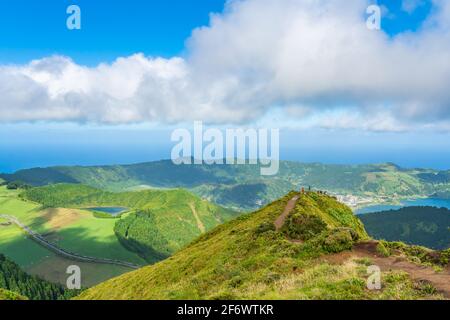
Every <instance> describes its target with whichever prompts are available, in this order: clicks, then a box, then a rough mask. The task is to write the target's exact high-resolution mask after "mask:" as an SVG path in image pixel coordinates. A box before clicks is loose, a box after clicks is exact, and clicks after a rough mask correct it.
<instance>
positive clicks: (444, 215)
mask: <svg viewBox="0 0 450 320" xmlns="http://www.w3.org/2000/svg"><path fill="white" fill-rule="evenodd" d="M360 219H361V220H362V221H363V222H364V225H365V227H366V229H367V231H368V232H369V234H370V235H371V236H372V237H374V238H376V239H385V240H388V241H402V242H405V243H408V244H414V245H421V246H425V247H428V248H432V249H436V250H443V249H448V248H450V210H448V209H445V208H434V207H406V208H402V209H399V210H390V211H384V212H377V213H369V214H364V215H361V216H360Z"/></svg>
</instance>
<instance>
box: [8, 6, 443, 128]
mask: <svg viewBox="0 0 450 320" xmlns="http://www.w3.org/2000/svg"><path fill="white" fill-rule="evenodd" d="M367 5H368V2H367V1H365V0H347V1H341V0H245V1H242V0H232V1H229V3H228V4H227V7H226V9H225V12H224V13H223V14H220V15H215V16H213V17H212V18H211V23H210V26H208V27H203V28H199V29H196V30H194V31H193V34H192V37H191V38H190V39H189V40H188V44H187V49H188V51H187V52H188V54H187V56H186V57H183V58H181V57H175V58H173V59H163V58H149V57H145V56H143V55H142V54H137V55H134V56H130V57H124V58H119V59H118V60H117V61H115V62H114V63H113V64H103V65H99V66H98V67H95V68H88V67H84V66H80V65H77V64H75V63H74V62H73V61H71V60H70V59H69V58H65V57H58V56H56V57H49V58H46V59H42V60H37V61H33V62H31V63H29V64H27V65H23V66H3V67H0V121H2V122H14V121H33V120H35V121H37V120H44V121H45V120H50V121H59V120H61V121H76V122H95V123H112V124H120V123H134V122H136V123H139V122H164V123H177V122H182V121H190V120H203V121H204V122H210V123H237V122H246V121H254V120H257V119H260V118H261V117H263V116H264V115H267V113H268V112H270V111H271V110H272V107H274V106H276V107H278V108H281V109H283V107H284V110H285V112H286V114H287V115H289V114H292V113H293V114H296V115H301V117H299V119H300V120H299V121H301V119H306V118H308V117H317V118H321V119H322V120H323V121H322V124H324V126H330V127H332V126H335V127H352V126H359V127H361V128H363V129H366V130H399V128H400V129H401V130H402V129H403V128H412V127H416V126H425V127H430V126H432V124H433V123H435V122H436V121H437V120H439V121H450V90H448V84H449V83H450V24H449V22H448V21H450V4H449V3H448V2H447V1H443V0H435V3H434V5H435V7H436V8H435V9H436V10H435V12H436V13H435V14H434V15H433V16H431V17H430V18H429V20H428V22H427V23H425V25H424V27H423V28H422V29H421V30H420V31H419V32H417V33H414V34H413V33H407V34H401V35H399V36H396V37H395V38H389V37H388V36H387V35H386V34H384V33H383V32H376V31H370V30H368V29H367V28H366V27H365V20H364V13H365V9H366V7H367ZM293 106H302V107H301V108H300V109H299V108H295V107H293ZM343 106H350V107H348V108H347V109H346V110H347V113H352V112H355V111H354V110H356V113H355V114H357V115H358V116H352V117H348V116H344V115H343V114H342V113H339V112H333V110H341V109H342V108H343ZM306 111H307V112H306ZM333 117H335V118H334V120H333ZM361 117H362V118H364V119H369V120H370V121H369V120H367V121H362V120H361ZM377 123H378V125H377Z"/></svg>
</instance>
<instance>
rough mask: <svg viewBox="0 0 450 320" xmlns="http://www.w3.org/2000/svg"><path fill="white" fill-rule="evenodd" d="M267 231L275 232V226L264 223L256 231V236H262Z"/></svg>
mask: <svg viewBox="0 0 450 320" xmlns="http://www.w3.org/2000/svg"><path fill="white" fill-rule="evenodd" d="M269 231H275V225H274V224H273V223H271V222H264V223H262V224H261V225H259V227H258V228H257V229H256V232H255V233H256V234H258V235H259V234H263V233H266V232H269Z"/></svg>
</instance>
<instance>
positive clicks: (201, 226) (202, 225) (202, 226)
mask: <svg viewBox="0 0 450 320" xmlns="http://www.w3.org/2000/svg"><path fill="white" fill-rule="evenodd" d="M189 207H191V210H192V214H193V215H194V217H195V220H197V226H198V228H199V229H200V231H201V232H202V233H205V232H206V228H205V225H204V224H203V222H202V220H200V217H199V216H198V213H197V210H196V209H195V205H194V204H193V203H191V204H189Z"/></svg>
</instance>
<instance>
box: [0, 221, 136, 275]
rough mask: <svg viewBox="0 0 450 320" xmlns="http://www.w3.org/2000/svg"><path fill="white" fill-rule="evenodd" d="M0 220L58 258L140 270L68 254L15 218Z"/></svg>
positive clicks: (133, 265) (131, 266)
mask: <svg viewBox="0 0 450 320" xmlns="http://www.w3.org/2000/svg"><path fill="white" fill-rule="evenodd" d="M0 218H2V219H5V220H7V221H9V222H11V223H13V224H15V225H17V226H18V227H19V228H20V229H22V230H23V231H24V232H25V233H26V234H27V235H28V236H29V237H30V238H31V239H32V240H34V241H36V242H37V243H39V244H40V245H41V246H43V247H45V248H47V249H48V250H50V251H52V252H54V253H56V254H57V255H59V256H61V257H63V258H67V259H71V260H75V261H80V262H89V263H100V264H110V265H116V266H121V267H127V268H131V269H139V268H140V266H138V265H135V264H133V263H130V262H125V261H119V260H112V259H102V258H94V257H87V256H83V255H79V254H76V253H73V252H69V251H67V250H64V249H62V248H60V247H58V246H57V245H56V244H54V243H51V242H49V241H47V240H46V239H45V238H44V237H43V236H42V235H40V234H39V233H36V232H34V231H33V230H31V229H30V228H29V227H28V226H26V225H24V224H23V223H21V222H20V221H19V220H17V218H15V217H13V216H9V215H2V214H0Z"/></svg>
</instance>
